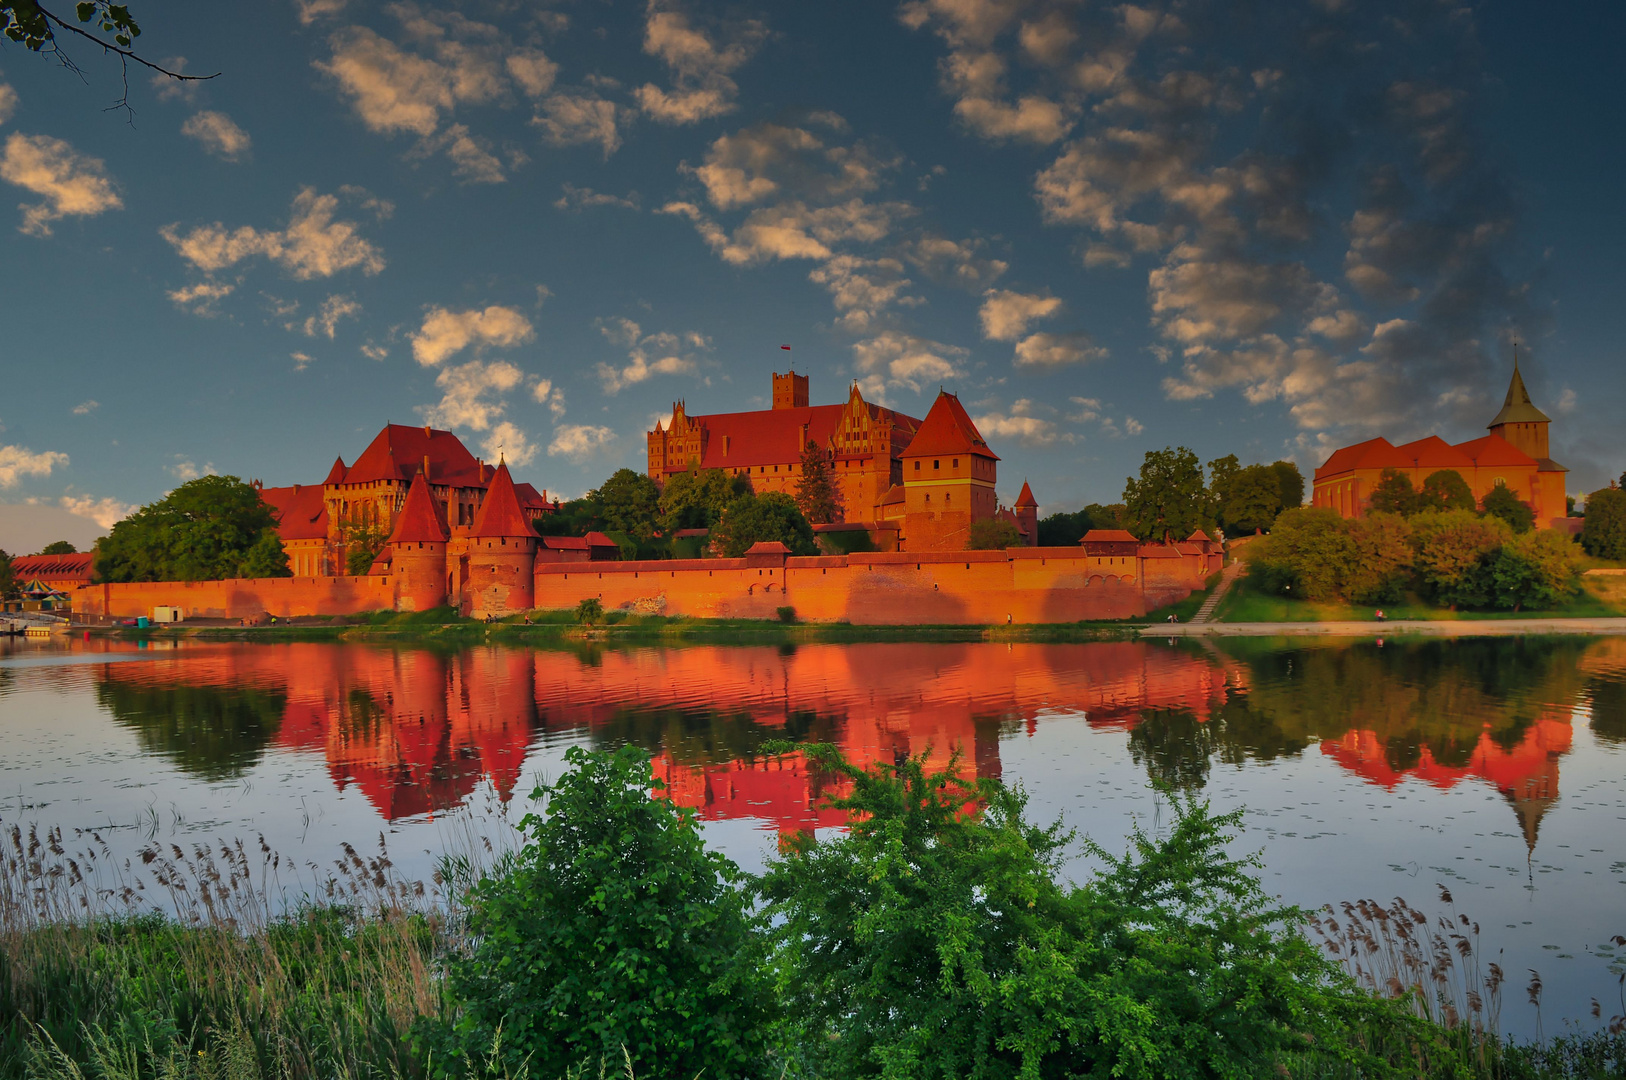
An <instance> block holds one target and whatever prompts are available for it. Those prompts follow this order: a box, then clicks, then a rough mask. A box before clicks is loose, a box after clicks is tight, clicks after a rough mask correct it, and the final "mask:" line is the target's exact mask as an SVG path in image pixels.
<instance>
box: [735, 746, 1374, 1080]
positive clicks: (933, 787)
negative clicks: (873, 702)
mask: <svg viewBox="0 0 1626 1080" xmlns="http://www.w3.org/2000/svg"><path fill="white" fill-rule="evenodd" d="M808 758H809V761H810V763H811V764H812V765H814V766H815V767H816V768H817V769H819V770H820V771H822V772H824V773H826V774H827V775H831V776H832V777H834V778H836V779H839V780H840V781H843V786H850V790H851V794H850V795H847V796H845V797H842V798H837V799H834V800H832V803H833V805H834V806H836V807H839V808H841V809H844V810H847V811H848V812H849V813H850V815H851V816H850V819H849V826H848V829H847V831H846V832H845V834H836V833H834V832H833V831H832V832H830V833H827V834H826V838H825V839H822V840H819V839H815V838H814V837H813V835H812V834H808V833H802V834H799V835H797V836H794V837H791V838H788V839H787V840H785V841H784V842H783V846H782V847H781V852H782V854H781V856H780V857H779V858H777V859H775V860H773V861H771V862H770V863H769V865H768V868H767V872H766V874H765V875H764V876H763V878H762V880H761V889H762V894H763V896H764V898H765V899H766V901H767V905H766V908H765V912H764V914H765V916H766V918H767V920H768V923H769V925H771V926H772V927H773V941H774V961H775V966H776V967H777V972H778V979H779V985H780V987H781V988H782V992H783V994H784V1008H785V1022H786V1026H787V1029H788V1030H787V1036H788V1039H787V1041H788V1042H789V1043H790V1044H791V1045H792V1046H794V1047H795V1048H797V1049H798V1050H799V1051H800V1052H801V1053H802V1054H805V1055H806V1056H807V1057H808V1058H809V1059H810V1060H809V1061H808V1072H809V1073H811V1074H814V1075H821V1076H849V1077H861V1076H899V1077H902V1076H908V1077H922V1078H933V1080H936V1078H942V1080H947V1078H962V1077H963V1078H967V1080H991V1078H1001V1080H1003V1078H1006V1077H1017V1076H1023V1077H1035V1078H1039V1077H1045V1078H1048V1077H1057V1078H1060V1077H1073V1076H1079V1077H1082V1076H1100V1077H1106V1076H1115V1077H1127V1078H1131V1080H1150V1078H1153V1077H1158V1078H1161V1077H1169V1076H1181V1077H1210V1076H1211V1077H1240V1076H1255V1075H1261V1074H1262V1073H1264V1072H1266V1071H1268V1069H1269V1067H1270V1066H1271V1065H1274V1064H1275V1063H1284V1064H1285V1063H1289V1062H1296V1061H1301V1060H1304V1059H1306V1058H1309V1057H1310V1056H1311V1055H1312V1054H1326V1055H1329V1058H1330V1057H1331V1056H1338V1057H1346V1058H1350V1059H1353V1058H1355V1057H1357V1052H1356V1051H1354V1050H1353V1049H1351V1047H1352V1040H1350V1039H1349V1038H1348V1034H1347V1033H1348V1027H1347V1025H1349V1024H1350V1023H1351V1022H1352V1021H1355V1020H1357V1019H1358V1018H1360V1019H1367V1018H1370V1019H1374V1020H1375V1019H1377V1018H1380V1017H1385V1016H1389V1015H1393V1013H1392V1012H1391V1007H1390V1006H1388V1005H1386V1004H1381V1003H1377V1002H1375V1001H1373V999H1371V998H1368V997H1366V996H1365V995H1363V994H1361V993H1360V992H1359V991H1357V990H1355V989H1354V988H1353V987H1352V986H1351V985H1350V984H1349V982H1348V980H1347V979H1345V978H1343V977H1341V976H1340V975H1338V974H1337V973H1335V971H1334V970H1333V968H1332V965H1331V964H1330V963H1329V962H1328V961H1327V960H1326V959H1324V958H1323V957H1322V956H1321V954H1320V953H1319V952H1318V951H1317V950H1316V949H1315V948H1314V947H1313V946H1311V945H1310V944H1309V943H1308V942H1307V941H1306V940H1305V939H1304V938H1303V937H1302V936H1301V935H1300V934H1299V933H1298V932H1297V924H1299V923H1300V922H1302V921H1303V919H1304V917H1305V916H1304V913H1303V912H1301V911H1299V910H1298V909H1295V908H1290V907H1284V906H1282V905H1280V904H1279V903H1277V902H1276V901H1275V900H1273V899H1272V898H1271V897H1269V896H1268V895H1267V894H1266V893H1265V891H1264V890H1263V889H1262V888H1261V887H1260V883H1259V880H1258V868H1259V862H1258V858H1257V856H1255V857H1253V858H1250V859H1245V860H1235V859H1232V858H1231V857H1230V856H1228V855H1227V854H1226V851H1225V845H1226V843H1227V842H1229V841H1230V840H1232V839H1234V836H1233V835H1232V834H1233V833H1234V831H1235V829H1236V828H1237V826H1238V824H1239V822H1240V820H1241V818H1240V812H1238V813H1233V814H1228V815H1225V816H1223V817H1215V816H1211V815H1210V814H1209V813H1208V811H1207V808H1206V807H1205V806H1202V805H1200V804H1194V803H1185V802H1176V819H1175V821H1174V823H1173V826H1172V827H1171V828H1170V830H1169V833H1168V834H1167V835H1166V836H1165V837H1163V838H1161V839H1153V838H1152V837H1149V836H1146V835H1145V834H1143V833H1140V832H1137V833H1136V834H1135V835H1134V837H1133V840H1132V843H1133V849H1132V851H1131V852H1130V853H1129V854H1126V855H1124V856H1123V857H1121V858H1120V857H1115V856H1113V855H1111V854H1110V853H1108V852H1106V851H1104V850H1102V849H1101V848H1099V847H1098V846H1096V845H1094V844H1089V843H1086V844H1084V845H1083V846H1084V848H1085V851H1086V853H1087V854H1089V855H1091V856H1092V857H1094V858H1095V859H1097V860H1099V861H1100V862H1102V863H1103V864H1104V866H1105V871H1104V872H1103V873H1101V874H1099V875H1098V876H1096V877H1095V878H1094V879H1093V880H1092V881H1090V882H1089V883H1087V884H1085V885H1083V886H1081V887H1070V886H1067V885H1064V884H1063V882H1062V879H1061V866H1062V862H1063V859H1064V855H1065V852H1066V849H1067V848H1068V846H1069V845H1070V841H1071V839H1072V837H1071V835H1070V834H1069V833H1067V832H1064V831H1063V830H1062V828H1061V825H1060V823H1057V824H1053V825H1050V826H1048V827H1041V826H1037V825H1033V824H1030V823H1029V822H1027V821H1026V820H1025V818H1024V813H1025V809H1026V801H1027V797H1026V795H1025V794H1024V793H1023V792H1021V791H1019V790H1012V789H1009V788H1006V787H1003V786H1002V785H1000V784H999V783H998V782H997V781H995V780H990V779H982V780H971V779H966V778H964V777H962V776H961V775H960V769H959V757H958V755H956V756H955V757H954V758H952V759H951V760H950V762H949V764H948V766H947V767H946V768H945V769H944V770H942V771H941V772H927V770H926V768H925V757H924V755H922V756H920V757H914V758H908V759H905V760H903V761H901V762H899V763H898V764H896V765H893V766H889V765H885V764H883V765H879V766H876V767H874V768H872V769H868V770H865V769H860V768H858V767H856V766H854V765H852V764H850V763H848V762H847V761H845V760H844V759H843V758H842V757H841V755H840V754H839V752H837V751H836V750H835V749H834V748H831V747H818V748H814V749H812V750H809V751H808ZM1327 1063H1328V1064H1331V1061H1330V1060H1328V1061H1327ZM1351 1064H1352V1065H1353V1064H1354V1062H1353V1061H1352V1062H1351ZM1357 1068H1358V1067H1357ZM1284 1071H1285V1069H1284ZM1352 1071H1354V1070H1352Z"/></svg>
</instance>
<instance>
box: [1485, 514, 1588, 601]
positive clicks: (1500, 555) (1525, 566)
mask: <svg viewBox="0 0 1626 1080" xmlns="http://www.w3.org/2000/svg"><path fill="white" fill-rule="evenodd" d="M1579 560H1580V551H1579V550H1578V549H1577V548H1576V546H1575V541H1573V540H1571V539H1570V538H1569V537H1568V536H1565V535H1564V534H1563V533H1560V532H1555V531H1553V530H1551V529H1541V530H1538V531H1533V532H1526V533H1525V534H1524V535H1522V536H1519V537H1517V538H1515V539H1514V540H1512V541H1511V542H1509V543H1506V544H1503V545H1502V547H1501V549H1500V550H1499V551H1497V553H1496V558H1495V559H1494V560H1493V561H1492V562H1491V584H1492V587H1493V588H1494V589H1495V592H1496V606H1497V607H1505V608H1512V609H1513V610H1514V611H1518V610H1519V609H1520V608H1526V607H1533V608H1550V607H1554V606H1556V605H1558V604H1561V603H1563V602H1564V601H1565V600H1568V599H1569V598H1570V597H1572V596H1574V595H1575V593H1576V591H1577V588H1578V586H1577V585H1576V580H1575V579H1576V574H1577V573H1578V571H1579V569H1580V567H1579V565H1578V564H1579Z"/></svg>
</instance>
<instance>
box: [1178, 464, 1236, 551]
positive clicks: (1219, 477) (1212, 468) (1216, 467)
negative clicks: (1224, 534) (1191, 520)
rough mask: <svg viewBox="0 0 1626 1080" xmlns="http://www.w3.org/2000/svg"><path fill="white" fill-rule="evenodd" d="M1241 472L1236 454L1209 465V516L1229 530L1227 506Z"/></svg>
mask: <svg viewBox="0 0 1626 1080" xmlns="http://www.w3.org/2000/svg"><path fill="white" fill-rule="evenodd" d="M1241 471H1242V463H1241V462H1240V461H1238V460H1237V458H1236V455H1235V454H1226V455H1225V456H1224V457H1222V458H1215V459H1214V460H1213V461H1210V462H1209V463H1208V516H1209V518H1211V519H1212V520H1214V521H1216V522H1218V523H1219V524H1220V526H1221V527H1224V528H1229V526H1227V525H1226V524H1225V513H1224V510H1225V504H1226V502H1227V501H1229V500H1230V498H1231V485H1232V484H1234V483H1235V482H1236V477H1237V473H1239V472H1241ZM1186 535H1188V536H1189V535H1191V534H1190V533H1187V534H1186Z"/></svg>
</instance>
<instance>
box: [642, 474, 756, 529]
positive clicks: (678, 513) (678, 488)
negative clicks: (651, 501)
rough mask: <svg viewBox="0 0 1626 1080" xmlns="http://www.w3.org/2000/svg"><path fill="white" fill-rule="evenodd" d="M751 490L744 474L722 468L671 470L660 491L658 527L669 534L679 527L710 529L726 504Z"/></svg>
mask: <svg viewBox="0 0 1626 1080" xmlns="http://www.w3.org/2000/svg"><path fill="white" fill-rule="evenodd" d="M750 490H751V482H750V481H749V480H747V479H746V478H745V477H743V476H729V475H728V474H727V473H725V472H723V470H721V469H700V468H694V467H693V463H691V467H690V469H689V470H688V471H687V472H680V473H673V474H672V475H671V476H668V477H667V478H666V486H665V487H664V488H663V489H662V490H661V497H660V503H659V506H660V512H661V528H662V529H664V530H665V531H666V534H667V535H668V536H670V535H671V534H672V533H675V532H677V531H678V530H679V529H709V528H711V527H712V526H713V525H715V524H717V519H718V518H720V517H722V516H723V511H724V510H726V509H727V508H728V504H729V503H730V502H732V501H733V500H734V499H735V498H737V497H738V496H740V495H742V494H744V493H745V492H748V491H750Z"/></svg>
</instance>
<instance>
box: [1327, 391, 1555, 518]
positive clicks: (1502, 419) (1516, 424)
mask: <svg viewBox="0 0 1626 1080" xmlns="http://www.w3.org/2000/svg"><path fill="white" fill-rule="evenodd" d="M1550 423H1551V421H1550V420H1548V418H1547V416H1546V415H1545V414H1544V413H1542V412H1541V410H1539V409H1537V408H1536V407H1535V405H1534V404H1532V403H1531V401H1530V394H1529V392H1528V391H1527V390H1526V389H1525V386H1524V378H1523V376H1521V375H1520V374H1519V366H1518V362H1517V361H1516V360H1515V362H1514V365H1513V378H1512V380H1511V381H1510V382H1509V384H1508V388H1507V397H1506V400H1505V401H1504V402H1503V404H1502V409H1501V411H1500V412H1498V413H1497V414H1496V416H1495V418H1494V419H1492V420H1491V422H1490V423H1489V424H1488V425H1486V426H1487V427H1488V428H1489V429H1490V434H1488V435H1482V436H1480V437H1479V438H1477V439H1470V440H1469V441H1467V442H1462V443H1457V444H1456V445H1454V446H1453V445H1452V444H1450V443H1448V442H1446V441H1445V440H1444V439H1441V438H1440V437H1439V436H1437V435H1430V436H1429V437H1427V438H1425V439H1417V440H1415V441H1413V442H1409V443H1402V444H1401V445H1399V446H1395V445H1393V444H1392V443H1390V442H1389V440H1387V439H1384V438H1376V439H1368V440H1366V441H1365V442H1360V443H1356V444H1354V445H1353V446H1346V447H1343V448H1341V449H1339V450H1337V451H1334V453H1333V455H1332V456H1331V457H1329V458H1328V459H1327V461H1326V463H1325V464H1324V465H1322V466H1321V467H1320V468H1319V469H1317V470H1316V471H1315V483H1314V487H1313V489H1312V491H1311V495H1310V504H1311V505H1312V506H1325V507H1329V508H1331V509H1333V510H1336V511H1338V513H1340V514H1342V515H1343V516H1344V517H1360V516H1362V515H1363V514H1365V513H1366V510H1367V507H1368V506H1369V504H1370V501H1371V498H1372V491H1373V489H1374V488H1376V487H1377V484H1378V481H1379V479H1380V478H1381V477H1382V476H1383V472H1384V470H1386V469H1395V470H1397V471H1399V472H1401V473H1404V474H1405V475H1406V476H1408V477H1409V478H1410V479H1411V483H1412V487H1414V488H1421V487H1422V485H1423V481H1424V480H1426V479H1428V477H1429V475H1430V474H1432V473H1436V472H1439V471H1440V470H1442V469H1445V470H1450V471H1452V472H1455V473H1457V474H1458V475H1459V476H1461V477H1462V479H1463V480H1464V481H1465V482H1466V483H1467V485H1468V488H1469V490H1471V491H1472V492H1473V493H1474V498H1475V499H1476V500H1478V501H1479V502H1480V503H1483V502H1484V499H1485V496H1486V495H1488V494H1490V492H1492V491H1494V490H1495V489H1496V488H1498V487H1506V488H1508V489H1509V490H1510V491H1512V492H1513V494H1515V495H1517V496H1518V497H1519V499H1520V500H1522V501H1523V502H1524V503H1526V504H1528V505H1529V506H1530V508H1531V509H1532V510H1533V511H1534V512H1535V517H1536V527H1537V528H1540V529H1546V528H1552V527H1553V525H1554V522H1556V521H1560V520H1562V519H1564V518H1565V517H1566V515H1567V513H1568V511H1567V510H1566V504H1565V500H1564V478H1565V474H1566V473H1568V472H1569V470H1568V469H1566V468H1565V467H1564V466H1562V465H1560V464H1559V463H1558V462H1556V461H1554V460H1552V458H1550V457H1548V456H1547V450H1548V426H1549V424H1550Z"/></svg>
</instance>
